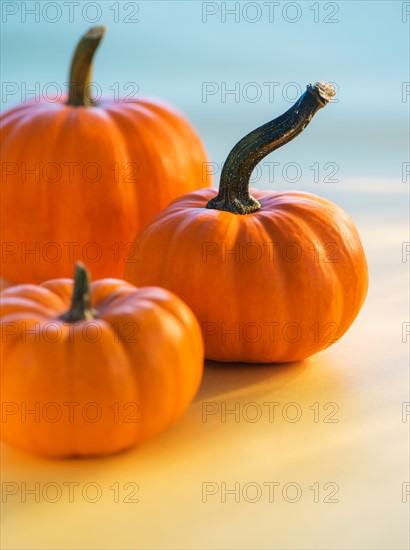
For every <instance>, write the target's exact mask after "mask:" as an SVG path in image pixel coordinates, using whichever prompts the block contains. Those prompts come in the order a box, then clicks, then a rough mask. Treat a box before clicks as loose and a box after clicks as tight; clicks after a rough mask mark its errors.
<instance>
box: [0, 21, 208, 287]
mask: <svg viewBox="0 0 410 550" xmlns="http://www.w3.org/2000/svg"><path fill="white" fill-rule="evenodd" d="M103 35H104V27H95V28H92V29H91V30H89V31H88V32H87V33H86V34H85V35H84V36H83V37H82V39H81V41H80V43H79V45H78V47H77V49H76V51H75V53H74V56H73V61H72V66H71V72H70V85H69V94H68V98H67V99H62V100H59V101H54V100H53V98H51V97H50V98H44V99H42V100H41V101H39V100H36V101H32V102H27V103H23V104H21V105H18V106H17V107H14V108H12V109H10V110H9V111H7V112H6V113H5V114H4V115H3V116H2V120H1V133H0V138H1V143H2V151H1V163H2V181H1V227H0V234H1V247H2V258H1V272H2V276H3V277H5V278H6V279H9V280H10V281H12V282H13V283H21V282H24V283H26V282H30V283H39V282H42V281H45V280H46V279H49V278H54V277H70V276H71V273H72V271H73V269H74V264H75V261H76V259H79V260H82V261H83V263H84V264H85V265H87V266H89V267H90V268H92V270H93V274H94V277H96V278H101V277H121V276H122V274H123V271H124V267H123V261H124V259H128V260H129V261H133V259H135V251H134V249H133V247H132V243H131V241H132V240H133V238H134V235H135V233H136V232H137V231H138V230H139V229H141V227H142V226H143V225H145V224H146V223H147V222H148V221H149V220H150V219H151V218H153V217H154V215H155V214H157V213H158V212H159V211H160V210H161V209H163V208H164V207H165V206H167V205H168V204H169V203H170V202H171V201H172V200H173V199H174V198H176V197H177V196H179V195H182V194H184V193H187V192H189V191H193V190H195V189H199V188H200V187H203V185H205V186H206V185H208V184H209V182H208V181H207V177H205V176H204V177H203V176H202V168H203V165H204V163H205V162H206V155H205V152H204V149H203V146H202V143H201V141H200V139H199V137H198V136H197V134H196V133H195V131H194V130H193V128H192V127H191V126H190V124H189V123H188V121H187V120H186V119H185V118H184V117H183V116H182V115H181V114H180V113H179V112H177V111H176V110H175V109H174V108H172V107H170V106H168V105H166V104H165V103H163V102H162V101H159V100H156V99H152V98H143V97H141V98H139V97H135V98H134V99H132V98H129V99H126V98H125V99H119V98H118V97H115V98H114V99H112V100H104V99H102V100H101V101H98V102H95V101H93V100H92V99H91V98H90V94H91V91H92V90H93V87H92V85H91V65H92V59H93V55H94V53H95V51H96V49H97V47H98V44H99V43H100V40H101V39H102V37H103ZM128 87H129V88H131V92H132V90H133V87H132V86H131V85H129V86H128ZM134 88H136V86H134ZM94 89H95V88H94ZM100 89H101V86H100ZM128 95H129V94H128ZM201 180H202V181H204V180H205V183H201Z"/></svg>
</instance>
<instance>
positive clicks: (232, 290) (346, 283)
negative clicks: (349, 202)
mask: <svg viewBox="0 0 410 550" xmlns="http://www.w3.org/2000/svg"><path fill="white" fill-rule="evenodd" d="M251 194H252V195H253V196H254V197H255V198H256V199H257V200H259V202H260V203H261V206H262V209H261V210H260V211H258V212H255V213H253V214H248V215H236V214H232V213H230V212H225V211H219V210H212V209H205V205H206V203H207V202H208V201H209V200H210V199H211V198H213V197H214V196H215V195H216V190H214V189H204V190H201V191H197V192H194V193H190V194H188V195H186V196H185V197H180V198H178V199H176V200H175V201H174V202H173V203H172V205H171V206H169V207H168V208H167V209H166V210H165V211H163V212H161V213H160V214H159V215H158V216H157V218H156V219H155V220H154V221H153V222H152V223H151V224H149V226H148V227H147V228H145V230H143V231H142V232H141V233H140V234H139V235H138V236H137V238H136V245H137V247H138V258H139V263H138V264H135V265H133V264H128V265H127V266H126V272H125V278H126V279H127V280H129V281H131V282H133V283H134V284H139V285H146V284H155V285H161V286H163V287H164V288H167V289H169V290H171V291H173V292H175V294H177V295H178V296H180V297H181V298H182V299H183V300H184V301H185V302H186V303H187V304H188V305H189V306H190V307H191V309H192V311H193V312H194V313H195V315H196V316H197V318H198V319H199V321H200V324H201V326H202V329H203V334H204V342H205V356H206V357H207V358H209V359H214V360H217V361H240V362H258V363H259V362H261V363H267V362H269V363H270V362H288V361H296V360H301V359H304V358H306V357H309V356H310V355H312V354H314V353H317V352H319V351H321V350H323V349H325V348H326V347H328V346H329V345H331V344H332V343H333V341H334V340H335V339H336V340H337V339H339V338H340V337H341V336H342V335H343V334H344V333H345V332H346V330H347V329H348V328H349V326H350V325H351V324H352V322H353V320H354V318H355V317H356V315H357V314H358V312H359V310H360V307H361V306H362V304H363V302H364V299H365V296H366V293H367V287H368V274H367V263H366V259H365V255H364V252H363V248H362V245H361V242H360V238H359V236H358V233H357V230H356V228H355V226H354V224H353V222H352V220H351V219H350V217H349V216H348V215H347V214H346V213H345V212H344V211H343V210H342V209H341V208H339V207H338V206H337V205H335V204H333V203H331V202H329V201H328V200H325V199H323V198H320V197H317V196H315V195H312V194H309V193H301V192H278V193H272V192H270V191H267V192H264V191H258V190H256V189H253V190H251ZM315 242H316V243H318V245H319V249H318V250H319V256H317V255H316V253H315V244H314V243H315ZM249 243H254V244H249ZM274 243H277V245H275V244H274ZM290 243H297V245H295V244H290ZM327 243H334V244H335V245H336V246H337V252H336V253H335V254H332V253H334V245H331V246H330V247H329V248H328V249H326V250H325V249H324V246H325V245H327ZM223 247H225V248H223ZM235 247H237V248H236V250H237V251H239V255H237V256H235V254H232V253H231V254H229V253H227V254H223V250H225V251H229V250H235ZM298 247H299V248H298ZM298 251H299V252H298ZM258 255H259V257H258ZM298 256H300V257H298ZM255 258H256V260H255ZM331 259H337V262H336V263H332V262H330V261H326V260H331ZM293 260H297V261H293ZM229 331H230V332H229ZM299 331H300V333H299ZM292 340H293V341H292Z"/></svg>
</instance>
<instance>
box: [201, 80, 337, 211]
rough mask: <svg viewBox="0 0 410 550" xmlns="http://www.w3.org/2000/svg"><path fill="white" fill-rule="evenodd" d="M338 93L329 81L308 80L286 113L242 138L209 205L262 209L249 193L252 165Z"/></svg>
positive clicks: (301, 127)
mask: <svg viewBox="0 0 410 550" xmlns="http://www.w3.org/2000/svg"><path fill="white" fill-rule="evenodd" d="M335 93H336V91H335V89H334V87H333V86H331V85H330V84H327V83H326V82H316V84H313V85H312V84H309V85H308V86H307V90H306V92H305V93H304V94H303V95H302V96H301V97H300V98H299V99H298V101H297V102H296V103H295V104H294V105H293V107H291V108H290V109H289V110H288V111H286V113H284V114H283V115H281V116H280V117H278V118H275V119H274V120H271V121H270V122H268V123H267V124H264V125H263V126H261V127H260V128H257V129H256V130H254V131H253V132H251V133H250V134H248V135H247V136H245V137H244V138H242V139H241V140H240V141H239V142H238V143H237V144H236V145H235V147H234V148H233V149H232V151H231V152H230V153H229V155H228V157H227V159H226V161H225V164H224V165H223V168H222V173H221V181H220V184H219V192H218V194H217V195H216V197H214V198H213V199H211V200H210V201H209V202H208V204H207V205H206V207H207V208H212V209H215V210H225V211H227V212H232V213H233V214H251V213H252V212H257V211H258V210H260V208H261V205H260V204H259V202H258V201H257V200H256V199H255V198H254V197H252V195H250V194H249V180H250V177H251V174H252V171H253V169H254V168H255V166H256V165H257V164H258V163H259V162H260V161H261V160H262V159H263V158H264V157H266V155H268V154H269V153H271V152H272V151H274V150H275V149H278V148H279V147H282V145H285V143H288V142H289V141H291V140H292V139H294V138H295V137H296V136H297V135H299V134H300V133H301V132H302V131H303V130H304V129H305V128H306V126H307V125H308V124H309V122H310V121H311V120H312V118H313V116H314V115H315V113H316V112H317V111H318V110H319V109H321V108H322V107H324V106H325V105H327V104H328V103H329V101H331V99H332V98H333V96H334V95H335Z"/></svg>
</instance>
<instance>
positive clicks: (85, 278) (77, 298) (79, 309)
mask: <svg viewBox="0 0 410 550" xmlns="http://www.w3.org/2000/svg"><path fill="white" fill-rule="evenodd" d="M97 314H98V312H97V311H96V310H95V309H93V308H92V306H91V297H90V276H89V274H88V271H87V270H86V268H85V267H84V266H83V264H82V263H81V262H78V263H77V265H76V267H75V273H74V288H73V296H72V298H71V307H70V309H69V310H68V311H67V312H66V313H64V314H63V315H61V317H60V319H61V320H62V321H65V322H66V323H77V322H78V321H90V320H91V319H94V318H95V317H96V316H97Z"/></svg>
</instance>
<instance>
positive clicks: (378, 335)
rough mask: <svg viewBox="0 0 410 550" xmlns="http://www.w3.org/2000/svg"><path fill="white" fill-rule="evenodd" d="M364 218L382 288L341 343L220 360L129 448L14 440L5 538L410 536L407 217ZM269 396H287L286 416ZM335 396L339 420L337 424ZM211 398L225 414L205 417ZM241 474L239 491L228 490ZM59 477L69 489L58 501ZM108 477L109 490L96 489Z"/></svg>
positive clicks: (266, 543) (6, 478)
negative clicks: (53, 449) (71, 456)
mask: <svg viewBox="0 0 410 550" xmlns="http://www.w3.org/2000/svg"><path fill="white" fill-rule="evenodd" d="M356 222H357V225H358V227H359V231H360V233H361V236H362V241H363V244H364V247H365V250H366V254H367V257H368V261H369V268H370V289H369V294H368V297H367V300H366V303H365V305H364V307H363V309H362V311H361V313H360V315H359V317H358V318H357V320H356V321H355V323H354V324H353V326H352V327H351V329H350V330H349V331H348V333H347V334H346V335H345V336H344V337H343V338H342V339H341V340H340V342H338V343H337V344H335V345H333V346H332V347H331V348H329V349H328V350H326V351H325V352H322V353H320V354H318V355H316V356H314V357H312V358H310V359H308V360H306V361H303V362H300V363H294V364H289V365H263V366H245V365H238V364H235V365H225V364H218V363H212V362H207V364H206V368H205V374H204V379H203V383H202V385H201V388H200V391H199V393H198V395H197V397H196V398H195V401H194V403H193V404H192V406H191V407H190V408H189V409H188V411H187V413H186V414H185V416H184V417H183V418H182V419H181V420H180V421H179V422H178V423H177V424H176V425H174V426H172V427H171V428H169V429H168V430H167V431H166V432H164V433H163V434H161V435H160V436H159V437H157V438H156V439H154V440H152V441H150V442H148V443H146V444H144V445H143V446H141V447H140V448H136V449H133V450H131V451H129V452H125V453H122V454H120V455H116V456H113V457H109V458H105V459H98V460H95V459H93V460H64V461H53V460H46V459H42V458H38V457H35V456H30V455H29V454H25V453H23V452H19V451H16V450H14V449H11V448H9V447H6V446H4V445H3V447H2V479H3V484H4V483H13V484H15V485H13V487H15V488H16V491H17V492H16V494H15V495H8V496H7V495H5V493H4V491H3V503H2V521H3V527H2V548H4V549H15V548H18V549H43V550H44V549H54V550H55V549H60V548H61V549H62V548H64V549H80V548H81V549H89V548H90V549H91V548H95V549H97V548H98V549H100V548H106V549H114V548H115V549H131V548H133V549H136V548H152V549H154V548H155V549H157V548H177V549H185V548H186V549H188V548H189V549H193V548H203V549H212V548H232V549H233V548H235V549H242V548H243V549H245V548H261V549H263V548H271V549H288V548H289V549H290V548H295V549H310V548H317V549H322V548H323V549H355V550H357V549H389V550H391V549H397V550H398V549H405V548H408V545H409V516H408V514H409V504H408V501H409V500H410V496H409V497H407V502H403V501H406V498H405V497H404V498H403V491H404V492H406V488H407V487H408V482H409V481H410V474H409V426H410V417H406V415H404V417H403V410H405V408H406V403H407V402H408V401H409V394H408V391H409V371H408V343H405V342H403V338H402V330H403V326H404V327H405V326H406V325H403V323H406V322H408V320H409V312H408V298H407V296H406V292H405V290H403V289H406V287H407V276H408V275H407V273H408V266H409V263H410V259H409V261H408V262H407V263H405V262H403V261H402V242H404V241H408V240H409V239H408V236H407V225H406V223H405V222H403V223H401V222H400V221H397V222H394V221H393V222H391V221H386V220H385V219H383V216H381V217H380V218H378V217H377V216H375V215H373V217H370V216H369V217H368V218H366V216H364V215H363V216H362V217H361V218H360V219H356ZM252 403H253V405H249V404H252ZM263 403H279V405H277V406H275V416H274V418H273V421H272V418H270V417H269V406H268V405H263ZM289 403H296V404H297V405H298V407H300V411H301V413H302V416H301V418H300V420H299V421H297V422H289V421H287V420H286V419H284V417H283V415H285V416H286V414H288V415H289V417H290V416H292V415H293V414H294V412H295V411H296V409H295V406H293V405H290V406H289V405H287V404H289ZM314 403H317V405H313V404H314ZM329 403H333V404H336V405H327V404H329ZM235 404H237V405H235ZM255 404H256V405H255ZM312 405H313V408H312V409H311V408H310V407H312ZM235 406H236V407H238V408H239V409H238V410H239V413H240V418H239V421H236V419H235V418H234V415H227V417H226V419H225V420H226V421H225V422H223V421H222V420H223V417H222V415H221V411H222V410H223V407H225V408H226V409H233V408H234V407H235ZM326 406H327V407H328V408H327V409H325V407H326ZM336 406H337V408H338V411H337V412H336V413H335V414H334V416H333V419H334V420H338V422H325V415H326V414H329V413H332V412H333V410H334V408H335V407H336ZM211 407H214V408H215V410H216V409H217V410H218V411H219V412H218V413H217V414H214V415H208V416H207V417H206V418H204V411H205V410H210V408H211ZM252 407H253V408H252ZM292 407H293V408H292ZM315 407H317V408H318V411H319V418H318V419H317V418H316V420H319V421H318V422H315V421H314V420H315V418H314V412H315V411H314V409H315ZM258 410H259V411H261V412H262V415H261V418H260V419H259V420H258V421H257V422H252V421H251V420H252V418H253V417H254V415H255V413H256V412H258ZM204 420H206V421H204ZM328 420H332V418H328ZM406 420H407V421H406ZM70 482H73V483H76V484H77V485H75V486H74V485H73V486H72V487H73V488H74V497H73V499H71V498H70V494H69V488H68V485H67V483H70ZM35 483H38V484H39V487H40V502H35V498H34V496H33V495H30V494H28V495H27V498H26V502H24V501H23V498H22V491H23V489H24V484H26V487H27V488H32V487H34V484H35ZM48 483H52V484H53V485H46V484H48ZM273 483H277V484H279V485H275V486H274V485H273ZM326 483H329V484H330V485H325V484H326ZM406 483H407V485H406ZM56 484H58V485H56ZM64 484H65V485H64ZM87 484H92V485H87ZM127 484H128V485H127ZM204 484H207V485H204ZM223 484H225V485H223ZM235 484H239V485H236V488H237V489H238V490H239V493H238V494H237V496H235V494H232V493H229V492H228V493H224V491H223V490H224V487H225V488H226V489H227V490H228V491H229V490H231V489H235ZM247 484H250V485H247ZM286 484H290V485H286ZM296 484H297V485H296ZM315 484H316V485H315ZM336 484H337V485H336ZM7 487H11V486H10V485H8V486H7ZM44 487H46V489H47V491H48V493H47V494H46V497H47V498H46V499H45V498H44V497H43V496H42V494H41V493H42V491H43V489H44ZM56 487H57V489H58V488H59V490H61V497H60V499H59V500H58V501H57V502H47V499H48V500H52V499H53V496H54V494H56V493H55V490H56ZM96 488H98V491H99V492H100V499H99V500H98V501H96V502H89V501H90V500H92V499H93V498H94V495H96ZM317 488H319V493H317V491H316V489H317ZM117 489H118V490H117ZM272 489H274V493H273V498H272V493H271V492H270V491H272ZM336 489H337V492H336V493H335V494H334V495H333V497H332V495H331V493H332V492H333V491H335V490H336ZM203 491H208V494H204V493H203ZM296 491H298V492H299V493H297V492H296ZM83 492H84V493H85V497H84V496H83ZM210 493H215V494H210ZM298 496H300V499H299V500H298V501H297V502H290V500H292V499H295V500H296V498H297V497H298ZM326 497H327V499H329V498H331V499H333V500H335V502H325V500H326ZM235 499H236V500H239V502H235ZM5 500H6V502H4V501H5ZM70 500H73V502H70ZM127 500H128V502H127ZM252 500H254V502H251V501H252ZM315 500H319V502H315Z"/></svg>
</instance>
